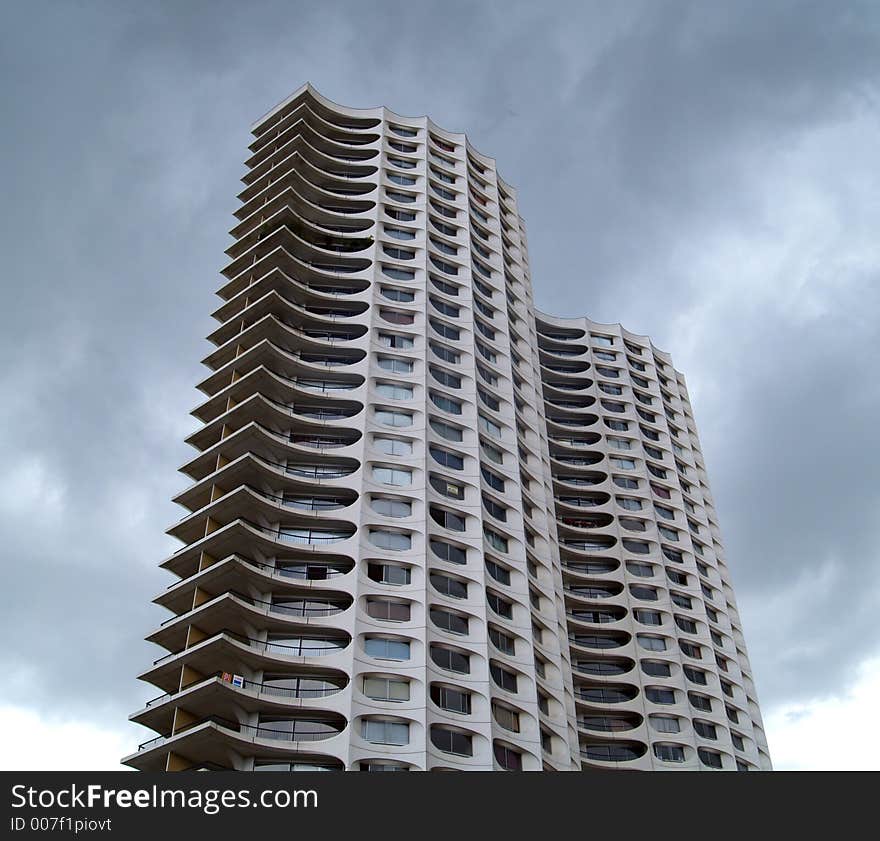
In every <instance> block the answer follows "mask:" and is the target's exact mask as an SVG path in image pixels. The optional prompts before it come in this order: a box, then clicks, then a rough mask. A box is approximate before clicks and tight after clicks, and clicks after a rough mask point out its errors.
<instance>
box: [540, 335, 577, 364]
mask: <svg viewBox="0 0 880 841" xmlns="http://www.w3.org/2000/svg"><path fill="white" fill-rule="evenodd" d="M586 352H587V348H586V347H584V346H583V345H561V344H555V343H553V342H548V341H544V342H542V341H541V340H540V339H538V359H539V361H540V363H541V365H546V364H547V363H550V364H551V365H552V364H553V363H554V362H558V361H559V360H560V359H574V358H575V357H578V356H583V355H584V354H585V353H586Z"/></svg>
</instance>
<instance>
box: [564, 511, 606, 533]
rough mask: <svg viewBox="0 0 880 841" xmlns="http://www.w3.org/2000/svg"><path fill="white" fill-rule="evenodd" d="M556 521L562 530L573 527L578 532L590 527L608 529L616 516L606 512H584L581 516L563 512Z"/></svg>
mask: <svg viewBox="0 0 880 841" xmlns="http://www.w3.org/2000/svg"><path fill="white" fill-rule="evenodd" d="M556 522H557V523H558V525H559V526H560V527H561V530H562V531H565V530H567V529H571V530H573V531H574V533H575V534H577V533H578V532H580V531H585V530H589V529H607V528H608V527H609V526H610V525H611V524H612V523H613V522H614V517H613V515H611V514H605V513H596V514H582V515H581V516H579V517H573V516H570V515H568V514H562V515H557V517H556Z"/></svg>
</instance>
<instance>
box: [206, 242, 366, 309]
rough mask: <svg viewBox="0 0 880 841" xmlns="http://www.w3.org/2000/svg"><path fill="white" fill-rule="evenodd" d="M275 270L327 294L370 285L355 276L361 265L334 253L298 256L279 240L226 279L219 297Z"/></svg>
mask: <svg viewBox="0 0 880 841" xmlns="http://www.w3.org/2000/svg"><path fill="white" fill-rule="evenodd" d="M360 262H363V261H362V260H361V261H360ZM356 265H359V263H356ZM274 270H278V271H281V272H283V273H284V274H285V275H287V276H288V277H292V278H294V280H295V281H296V282H298V283H299V285H300V286H302V287H304V288H309V289H312V288H314V289H317V290H320V291H324V292H326V294H331V293H332V290H335V289H339V290H345V291H344V294H351V292H350V291H349V290H352V289H357V290H359V291H364V290H366V289H368V288H369V285H370V282H369V280H368V279H367V278H366V277H355V273H357V272H362V271H364V269H360V268H357V269H355V268H353V267H352V264H351V262H347V263H341V262H338V261H337V259H336V258H335V257H333V258H324V259H320V258H319V259H312V258H310V257H306V258H303V257H300V256H297V254H296V253H294V252H292V251H290V250H289V249H288V248H286V247H285V245H284V244H283V243H282V244H278V245H276V246H275V247H274V248H273V249H271V250H266V251H263V250H261V254H260V256H259V257H258V259H257V260H256V262H254V263H252V264H249V265H246V266H244V267H242V270H241V272H240V273H239V274H237V275H235V276H233V277H231V278H230V279H229V282H228V283H225V284H223V286H222V287H221V289H220V290H219V293H218V294H219V295H220V297H221V298H224V299H225V300H228V299H230V298H232V297H234V296H235V295H239V294H240V293H241V292H243V291H246V290H247V289H248V287H250V286H252V285H254V284H255V283H256V282H257V281H258V280H260V279H261V278H262V277H263V276H264V275H266V274H268V273H270V272H272V271H274Z"/></svg>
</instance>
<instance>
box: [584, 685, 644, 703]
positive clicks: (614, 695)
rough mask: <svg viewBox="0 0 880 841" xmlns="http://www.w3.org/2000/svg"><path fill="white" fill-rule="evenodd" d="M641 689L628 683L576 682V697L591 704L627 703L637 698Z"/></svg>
mask: <svg viewBox="0 0 880 841" xmlns="http://www.w3.org/2000/svg"><path fill="white" fill-rule="evenodd" d="M638 695H639V690H638V688H637V687H635V686H632V685H630V684H628V683H597V684H590V683H575V687H574V698H575V701H578V702H581V701H583V702H586V703H589V704H602V705H604V704H625V703H627V702H629V701H632V700H633V699H635V698H637V697H638Z"/></svg>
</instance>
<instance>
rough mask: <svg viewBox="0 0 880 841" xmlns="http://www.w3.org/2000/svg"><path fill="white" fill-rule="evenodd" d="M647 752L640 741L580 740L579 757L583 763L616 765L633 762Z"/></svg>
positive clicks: (645, 746)
mask: <svg viewBox="0 0 880 841" xmlns="http://www.w3.org/2000/svg"><path fill="white" fill-rule="evenodd" d="M647 752H648V747H647V745H645V744H644V743H642V742H631V741H616V742H582V743H581V747H580V753H581V758H582V759H583V760H584V761H585V763H596V764H599V765H610V766H616V765H619V764H620V763H622V762H634V761H636V760H638V759H641V758H642V757H643V756H644V755H645V754H646V753H647Z"/></svg>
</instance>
